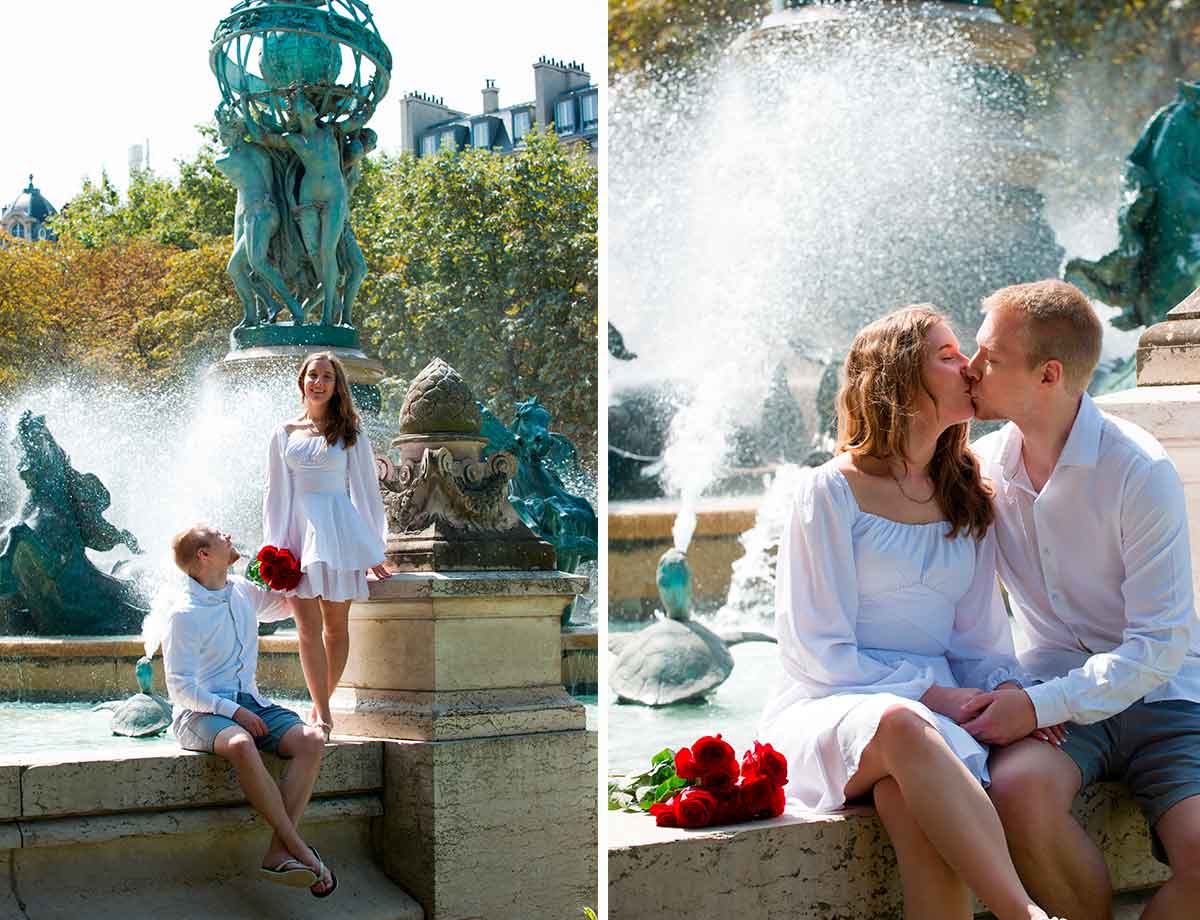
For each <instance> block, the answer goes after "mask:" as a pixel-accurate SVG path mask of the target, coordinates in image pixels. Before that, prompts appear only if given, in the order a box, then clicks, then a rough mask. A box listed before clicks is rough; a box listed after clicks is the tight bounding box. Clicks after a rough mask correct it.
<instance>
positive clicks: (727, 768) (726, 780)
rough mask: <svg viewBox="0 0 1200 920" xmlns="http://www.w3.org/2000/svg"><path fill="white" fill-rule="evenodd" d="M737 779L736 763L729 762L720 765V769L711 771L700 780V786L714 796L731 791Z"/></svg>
mask: <svg viewBox="0 0 1200 920" xmlns="http://www.w3.org/2000/svg"><path fill="white" fill-rule="evenodd" d="M737 779H738V765H737V761H736V760H734V761H730V762H729V763H727V764H722V765H721V767H720V768H718V769H716V770H713V771H712V772H711V773H709V774H708V775H707V776H706V777H704V779H702V780H700V785H701V786H703V787H704V788H705V789H707V790H708V791H709V792H712V793H714V794H715V795H720V794H722V793H727V792H729V791H730V790H731V789H733V787H734V785H735V784H736V783H737Z"/></svg>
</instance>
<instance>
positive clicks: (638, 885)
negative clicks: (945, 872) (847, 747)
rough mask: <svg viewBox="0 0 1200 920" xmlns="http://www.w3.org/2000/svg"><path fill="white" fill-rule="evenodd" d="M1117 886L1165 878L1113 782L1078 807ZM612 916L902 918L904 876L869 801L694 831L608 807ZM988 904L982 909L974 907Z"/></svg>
mask: <svg viewBox="0 0 1200 920" xmlns="http://www.w3.org/2000/svg"><path fill="white" fill-rule="evenodd" d="M1075 814H1076V817H1078V818H1079V819H1080V821H1081V822H1082V824H1083V826H1084V827H1085V828H1086V829H1087V831H1088V833H1089V835H1090V836H1091V837H1092V839H1093V840H1095V841H1096V843H1097V845H1098V846H1099V847H1100V849H1101V852H1102V853H1103V854H1104V858H1105V862H1106V863H1107V865H1108V870H1109V876H1110V878H1111V879H1112V882H1113V887H1114V889H1115V890H1116V891H1117V892H1129V891H1138V890H1142V889H1146V888H1149V887H1153V886H1156V885H1159V884H1161V883H1162V882H1163V881H1165V879H1166V878H1167V870H1166V867H1165V866H1163V865H1161V864H1160V863H1158V862H1156V861H1155V860H1154V858H1153V857H1152V855H1151V853H1150V841H1149V833H1148V830H1147V828H1146V822H1145V820H1144V819H1143V818H1142V816H1141V814H1140V813H1139V812H1138V810H1137V806H1136V805H1135V804H1134V802H1133V800H1132V798H1131V797H1130V796H1129V794H1128V792H1127V791H1126V790H1125V789H1124V787H1122V786H1119V785H1117V784H1115V783H1104V784H1100V785H1098V786H1094V787H1092V788H1090V789H1089V790H1088V791H1087V792H1086V793H1084V794H1083V795H1081V796H1080V798H1079V800H1078V801H1077V803H1076V808H1075ZM608 829H609V852H608V885H609V887H608V911H609V913H608V916H609V920H640V918H643V917H655V918H657V920H672V918H680V920H683V918H686V920H724V918H728V917H768V916H769V917H776V916H777V917H787V918H789V920H893V918H898V917H900V916H901V907H902V899H901V892H900V877H899V873H898V871H897V869H896V860H895V853H894V851H893V850H892V846H891V844H890V843H889V841H888V838H887V833H886V832H885V831H884V829H883V825H882V824H880V822H879V819H878V818H877V817H876V816H875V813H874V810H873V809H870V808H853V809H846V810H844V811H841V812H838V813H836V814H831V815H800V814H785V815H783V816H782V817H779V818H774V819H772V820H769V821H757V822H752V823H748V824H741V825H732V826H728V827H719V828H706V829H703V830H698V831H686V830H680V829H677V828H660V827H655V825H654V821H653V819H651V818H650V817H648V816H645V815H637V814H625V813H622V812H609V819H608ZM977 907H978V909H979V910H980V911H981V912H982V905H977Z"/></svg>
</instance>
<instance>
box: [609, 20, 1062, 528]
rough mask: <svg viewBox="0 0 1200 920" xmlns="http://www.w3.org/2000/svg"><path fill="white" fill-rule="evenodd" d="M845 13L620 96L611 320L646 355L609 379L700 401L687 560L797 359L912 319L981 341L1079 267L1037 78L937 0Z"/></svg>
mask: <svg viewBox="0 0 1200 920" xmlns="http://www.w3.org/2000/svg"><path fill="white" fill-rule="evenodd" d="M839 7H840V8H841V9H842V13H841V14H840V15H842V17H843V20H842V27H841V28H839V29H837V30H830V31H828V33H827V34H822V33H821V31H820V30H812V31H810V32H808V33H806V35H805V36H804V38H803V40H797V41H793V42H790V43H789V42H772V43H760V44H757V45H756V44H755V43H754V42H750V43H749V45H748V46H747V47H745V48H743V49H742V50H740V51H738V52H736V53H734V52H731V53H728V54H726V55H724V56H723V57H722V58H721V59H720V60H719V61H717V62H715V64H713V65H712V66H709V67H701V68H699V69H697V70H693V71H689V72H686V73H684V72H680V73H675V74H672V75H670V76H668V77H666V78H664V79H657V80H649V79H647V78H646V77H645V76H644V75H636V74H635V75H631V76H625V77H620V78H618V79H617V80H616V81H615V83H614V86H613V92H612V94H611V96H610V108H611V121H610V130H611V142H610V151H611V156H610V176H611V181H610V184H609V189H610V192H609V195H610V198H609V201H610V209H611V210H610V213H611V220H610V224H609V226H610V243H609V245H610V260H611V264H613V265H616V266H619V270H618V271H614V272H613V273H612V279H611V292H612V294H611V297H610V303H611V304H612V313H613V321H614V323H615V324H616V326H617V327H619V328H620V329H621V331H622V333H623V334H624V335H625V336H626V338H627V341H629V342H631V343H634V344H635V345H637V347H638V348H639V350H640V352H641V354H642V358H643V360H642V361H637V362H631V363H630V364H627V365H626V364H621V365H617V366H614V367H613V368H612V374H613V378H614V389H615V390H618V391H619V389H620V388H622V387H624V386H634V385H638V384H645V383H646V382H648V381H647V378H648V377H649V378H651V379H653V380H657V381H660V382H661V381H668V380H669V381H678V382H682V383H683V384H684V387H683V389H685V390H686V392H687V393H688V396H687V398H686V404H685V405H682V406H680V407H679V408H678V411H677V412H676V414H675V416H674V420H673V422H672V425H671V431H670V435H669V437H668V447H667V450H666V454H665V456H664V462H663V476H664V482H665V485H666V486H667V488H668V489H669V490H670V491H671V492H672V493H674V494H678V495H679V496H680V498H681V505H682V508H681V512H680V520H679V521H678V522H677V526H676V528H675V533H674V544H675V546H676V548H679V549H684V548H686V546H687V545H688V543H689V541H690V538H691V533H692V530H693V529H694V514H695V503H696V500H697V499H698V498H699V497H700V496H701V495H702V494H703V493H704V492H705V491H706V490H707V489H709V488H710V487H711V486H712V484H713V483H714V482H715V481H717V480H718V479H719V478H721V476H722V472H723V470H724V468H725V467H726V466H727V465H728V454H729V447H730V434H731V433H732V431H733V430H734V429H735V427H737V426H739V425H740V426H745V425H747V424H756V423H757V424H767V425H769V424H770V420H769V419H765V420H764V419H761V412H762V405H763V402H764V399H765V396H766V393H767V389H768V385H769V383H770V379H771V376H772V374H773V373H774V372H775V370H776V368H778V367H779V366H780V365H781V364H785V365H786V364H788V363H789V362H792V363H793V364H795V363H797V360H798V356H799V355H802V354H804V353H812V352H814V351H820V350H828V351H831V352H833V353H834V354H840V353H841V352H843V351H844V349H845V348H846V346H847V345H848V343H849V341H850V338H851V337H852V335H853V333H854V331H855V330H857V329H858V328H860V327H861V326H862V325H864V324H865V323H866V322H868V321H869V320H871V319H873V318H875V317H877V316H879V315H881V314H883V313H885V312H887V311H888V310H891V309H893V308H895V307H898V306H901V305H903V304H905V303H911V302H926V301H932V302H934V303H936V304H938V305H939V306H940V307H942V308H943V309H944V310H946V311H947V312H948V313H950V315H951V316H952V317H953V318H954V319H955V320H956V321H957V325H958V326H959V332H960V335H964V336H967V337H969V336H970V335H972V334H973V332H974V330H975V327H976V326H977V324H978V318H979V313H978V304H979V301H980V299H981V298H982V297H983V296H985V295H986V294H988V293H990V292H991V291H992V290H994V289H995V288H996V287H999V286H1001V285H1003V284H1008V283H1012V282H1015V281H1021V280H1028V279H1030V278H1034V277H1047V276H1051V275H1054V274H1056V273H1057V270H1058V267H1059V264H1060V261H1061V250H1060V249H1059V248H1058V247H1057V245H1056V244H1055V242H1054V237H1053V233H1052V232H1051V231H1050V228H1049V226H1048V225H1047V224H1046V223H1045V221H1044V220H1043V218H1042V215H1041V212H1040V206H1041V198H1040V195H1038V194H1037V193H1036V192H1034V191H1032V190H1031V187H1032V185H1033V184H1034V180H1035V179H1036V176H1035V175H1032V174H1029V173H1030V172H1031V171H1033V172H1036V166H1037V163H1038V162H1039V156H1040V152H1039V151H1038V149H1037V148H1036V146H1035V145H1033V144H1032V143H1030V142H1028V141H1026V140H1025V139H1024V138H1022V137H1021V135H1020V123H1021V118H1022V115H1023V109H1024V105H1025V99H1024V95H1023V94H1024V84H1023V83H1022V82H1021V81H1020V79H1019V78H1014V77H1013V75H1012V74H1010V73H1007V72H1004V71H1002V70H1001V69H1000V68H998V67H995V66H990V67H989V66H985V65H982V64H981V63H980V61H979V59H978V57H977V55H976V53H975V49H974V48H973V46H972V45H971V43H970V41H969V40H968V39H967V38H965V37H964V36H963V35H962V34H960V32H959V31H956V29H955V28H954V22H953V21H951V20H950V19H949V18H947V17H944V16H942V17H938V16H930V15H922V12H921V5H919V4H918V5H912V6H905V5H901V4H879V3H864V4H841V5H839ZM978 15H979V16H981V17H985V18H986V17H987V16H990V15H992V14H990V13H985V12H984V11H979V13H978ZM990 21H991V20H988V22H990ZM996 22H997V23H998V20H996ZM997 28H1001V26H997ZM649 342H654V343H659V344H660V345H662V346H665V347H661V348H659V349H658V350H657V351H655V352H654V353H653V354H651V352H650V348H649V347H647V345H646V344H644V343H649ZM815 386H816V382H815V380H814V381H812V389H814V390H815Z"/></svg>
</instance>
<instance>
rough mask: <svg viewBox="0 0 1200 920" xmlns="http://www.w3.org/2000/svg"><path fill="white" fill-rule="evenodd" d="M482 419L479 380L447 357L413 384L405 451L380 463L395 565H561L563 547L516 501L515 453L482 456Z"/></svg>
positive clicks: (404, 421) (403, 425)
mask: <svg viewBox="0 0 1200 920" xmlns="http://www.w3.org/2000/svg"><path fill="white" fill-rule="evenodd" d="M482 425H483V417H482V415H481V413H480V411H479V406H478V404H477V403H476V402H475V397H474V396H472V395H471V388H470V387H468V386H467V384H466V382H465V381H464V380H463V379H462V377H461V376H460V375H459V374H458V372H457V371H455V370H454V368H452V367H451V366H450V365H449V364H447V363H446V362H445V361H443V360H441V359H440V358H435V359H434V360H433V361H431V362H429V364H428V366H427V367H426V368H425V369H424V370H423V371H421V373H420V374H418V375H417V377H416V379H415V380H413V382H412V383H411V384H410V385H409V387H408V394H407V395H406V396H405V398H404V407H403V408H402V409H401V410H400V436H399V437H397V438H396V439H395V440H394V441H393V442H392V448H393V449H394V450H395V451H396V454H397V456H396V458H395V459H394V460H392V459H386V460H384V461H383V462H382V463H381V464H380V467H381V468H380V470H379V473H380V475H379V485H380V490H381V491H382V493H383V504H384V507H385V508H386V509H387V517H388V541H387V554H388V561H389V563H390V564H391V566H392V567H393V568H394V569H396V570H398V571H453V570H462V569H469V570H482V569H492V570H514V571H530V570H533V571H536V570H548V569H553V568H554V561H555V559H554V547H553V546H551V545H550V544H549V543H546V542H545V541H544V540H540V539H538V537H537V535H536V534H534V533H533V532H532V531H531V530H530V529H529V528H528V527H527V526H526V525H525V524H524V522H523V521H522V520H521V518H520V516H519V515H518V514H517V512H516V510H515V509H514V508H513V506H512V503H511V502H510V501H509V498H508V492H509V481H510V480H511V479H512V478H513V476H514V475H515V474H516V472H517V460H516V458H515V457H514V456H513V455H512V454H510V453H505V452H503V451H501V452H496V453H492V454H490V455H489V456H487V457H483V456H482V452H483V448H484V447H485V446H486V445H487V439H486V438H484V437H482V436H481V435H480V430H481V428H482Z"/></svg>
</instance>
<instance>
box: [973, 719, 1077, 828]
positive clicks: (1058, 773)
mask: <svg viewBox="0 0 1200 920" xmlns="http://www.w3.org/2000/svg"><path fill="white" fill-rule="evenodd" d="M988 771H989V773H990V775H991V784H990V785H989V786H988V795H990V796H991V799H992V803H993V804H994V805H995V806H996V811H997V812H999V814H1000V817H1001V819H1002V820H1003V821H1004V825H1005V828H1006V829H1014V828H1020V827H1023V826H1030V825H1040V824H1042V823H1043V822H1052V821H1057V820H1060V819H1061V817H1062V816H1063V815H1064V814H1066V813H1068V812H1069V811H1070V809H1071V803H1072V802H1074V800H1075V795H1076V793H1077V792H1078V791H1079V785H1080V776H1079V770H1078V768H1077V767H1076V766H1075V764H1074V762H1073V761H1072V760H1071V759H1070V758H1069V757H1068V756H1067V755H1066V754H1064V753H1062V751H1059V750H1058V749H1057V748H1054V747H1051V746H1050V745H1049V744H1047V743H1046V742H1044V741H1032V740H1025V741H1019V742H1017V743H1016V744H1014V745H1012V746H1010V747H1008V748H1005V749H1002V750H1001V751H999V752H997V753H995V754H993V756H992V759H991V760H990V761H989V764H988Z"/></svg>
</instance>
